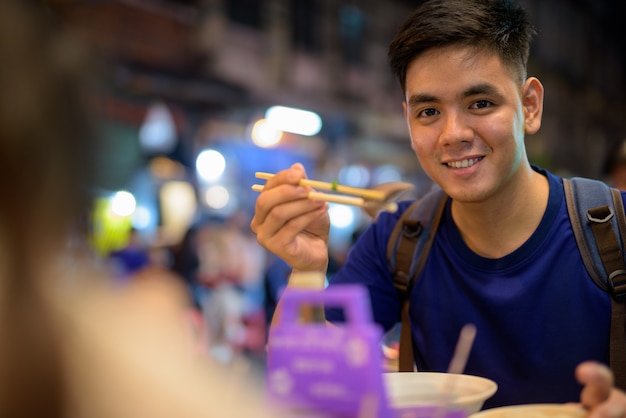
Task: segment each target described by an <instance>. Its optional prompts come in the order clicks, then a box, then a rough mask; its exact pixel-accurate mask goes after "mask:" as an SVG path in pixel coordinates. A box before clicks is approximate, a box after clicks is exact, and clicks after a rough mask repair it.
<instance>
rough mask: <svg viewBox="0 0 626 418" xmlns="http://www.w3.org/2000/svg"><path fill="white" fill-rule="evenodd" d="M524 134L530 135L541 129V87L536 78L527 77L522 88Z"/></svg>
mask: <svg viewBox="0 0 626 418" xmlns="http://www.w3.org/2000/svg"><path fill="white" fill-rule="evenodd" d="M522 108H523V110H524V132H525V133H526V134H529V135H532V134H534V133H536V132H537V131H538V130H539V128H540V127H541V117H542V115H543V85H542V84H541V82H540V81H539V79H537V78H536V77H529V78H528V80H526V82H525V83H524V85H523V86H522Z"/></svg>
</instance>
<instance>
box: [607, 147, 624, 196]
mask: <svg viewBox="0 0 626 418" xmlns="http://www.w3.org/2000/svg"><path fill="white" fill-rule="evenodd" d="M604 173H605V175H606V176H607V182H608V183H609V184H610V185H612V186H615V187H617V188H618V189H620V190H626V139H624V140H623V141H621V142H619V143H618V144H616V145H615V146H613V147H612V148H611V149H610V150H609V153H608V155H607V158H606V163H605V166H604Z"/></svg>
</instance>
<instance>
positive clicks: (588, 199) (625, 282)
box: [563, 178, 626, 389]
mask: <svg viewBox="0 0 626 418" xmlns="http://www.w3.org/2000/svg"><path fill="white" fill-rule="evenodd" d="M563 186H564V189H565V198H566V199H565V200H566V202H567V210H568V213H569V217H570V221H571V223H572V229H573V231H574V236H575V237H576V242H577V244H578V248H579V250H580V253H581V255H582V258H583V262H584V264H585V267H586V269H587V271H588V272H589V275H590V276H591V277H592V278H593V280H594V281H595V282H596V283H597V284H598V286H600V287H601V288H602V289H604V290H605V291H607V292H609V293H610V295H611V334H610V351H609V362H610V366H611V369H612V370H613V373H614V375H615V385H616V386H617V387H620V388H622V389H626V303H625V302H626V300H625V299H626V263H625V262H624V251H623V248H624V245H623V243H624V242H626V240H625V237H626V215H625V214H624V205H623V201H622V197H621V194H620V192H619V190H617V189H613V188H609V187H608V186H607V185H606V184H604V183H602V182H600V181H597V180H591V179H583V178H573V179H570V180H567V179H564V180H563ZM592 249H593V250H592Z"/></svg>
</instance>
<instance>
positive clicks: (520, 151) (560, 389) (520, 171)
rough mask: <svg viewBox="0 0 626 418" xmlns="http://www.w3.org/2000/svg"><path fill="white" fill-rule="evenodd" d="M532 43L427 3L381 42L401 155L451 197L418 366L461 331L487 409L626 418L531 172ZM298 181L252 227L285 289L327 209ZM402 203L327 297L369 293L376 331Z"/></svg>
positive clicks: (315, 261) (304, 267)
mask: <svg viewBox="0 0 626 418" xmlns="http://www.w3.org/2000/svg"><path fill="white" fill-rule="evenodd" d="M533 34H534V30H533V28H532V27H531V25H530V23H529V21H528V17H527V15H526V12H525V11H524V9H523V8H521V7H520V6H519V5H518V4H516V2H514V1H512V0H431V1H427V2H425V3H423V4H422V5H421V6H420V7H419V8H418V9H417V10H416V11H415V13H413V14H411V16H409V17H408V19H407V20H406V21H405V23H404V24H403V25H402V26H401V27H400V29H399V31H398V33H397V35H396V36H395V38H394V39H393V40H392V42H391V44H390V47H389V52H388V58H389V61H390V64H391V68H392V71H393V72H394V75H395V76H396V77H397V78H398V80H399V82H400V85H401V87H402V91H403V93H404V100H403V103H402V106H403V108H404V116H405V119H406V123H407V126H408V130H409V133H410V138H411V145H412V148H413V150H414V151H415V153H416V155H417V159H418V161H419V163H420V166H421V167H422V168H423V169H424V171H425V172H426V173H427V174H428V175H429V176H430V178H431V179H432V180H433V181H434V182H435V183H436V184H438V185H439V186H441V188H442V189H443V190H444V191H445V192H446V194H447V195H448V196H449V198H448V201H447V204H446V208H445V211H444V214H443V217H442V219H441V223H440V225H439V227H438V229H437V231H436V235H435V239H434V242H433V246H432V248H431V250H430V252H429V256H428V259H427V261H426V265H425V268H424V270H423V271H422V273H421V275H420V276H419V277H418V278H417V279H416V282H415V286H414V287H413V289H412V292H411V295H410V298H411V305H410V306H411V310H410V319H411V331H412V335H413V344H414V360H415V363H416V365H417V369H418V370H427V371H428V370H432V371H445V370H446V369H447V367H448V363H449V361H450V359H451V358H452V354H453V350H454V344H455V342H456V341H457V338H458V335H459V330H460V329H461V327H462V326H463V325H464V324H465V323H466V322H468V321H469V322H473V323H474V324H475V325H476V328H477V336H476V340H475V343H474V346H473V349H472V353H471V355H470V357H469V361H468V363H467V367H466V369H465V370H466V372H467V373H469V374H474V375H479V376H484V377H487V378H491V379H492V380H495V381H496V383H497V384H498V386H499V387H498V391H497V392H496V394H495V395H494V396H493V397H492V398H491V399H488V400H487V402H486V403H485V408H490V407H496V406H502V405H512V404H528V403H545V402H548V403H567V402H581V403H582V405H583V406H584V407H585V408H588V409H589V411H590V414H589V416H592V417H601V416H603V417H624V416H626V394H625V393H624V392H622V391H621V390H618V389H616V388H613V376H612V374H611V372H610V370H609V369H608V368H607V367H606V366H604V365H603V364H607V363H608V351H609V350H608V342H609V325H610V316H611V308H610V300H609V298H610V295H609V294H608V293H607V292H605V291H603V290H601V289H600V288H599V287H598V286H596V284H595V283H594V282H593V280H592V279H591V278H590V277H589V275H588V273H587V271H586V269H585V266H584V265H583V262H582V259H581V256H580V253H579V251H578V249H577V246H576V242H575V240H574V235H573V233H572V229H571V224H570V221H569V217H568V214H567V211H566V207H565V203H564V189H563V183H562V178H560V177H557V176H555V175H554V174H552V173H550V172H548V171H546V170H544V169H542V168H540V167H537V166H533V165H531V164H530V162H529V160H528V156H527V154H526V149H525V146H524V138H525V135H532V134H534V133H536V132H537V131H538V130H539V128H540V125H541V119H542V112H543V95H544V89H543V86H542V84H541V83H540V81H539V80H538V79H537V78H535V77H532V76H527V73H526V72H527V60H528V56H529V48H530V40H531V38H532V36H533ZM305 177H306V173H305V171H304V168H303V166H302V165H300V164H295V165H293V166H292V167H291V168H289V169H286V170H284V171H281V172H279V173H277V175H275V176H274V177H272V178H271V179H269V180H268V181H267V183H266V185H265V188H264V190H263V192H262V193H261V194H260V195H259V197H258V198H257V202H256V209H255V216H254V218H253V220H252V222H251V225H250V226H251V228H252V230H253V231H254V232H255V233H256V234H257V239H258V241H259V242H260V243H261V244H262V245H263V246H265V247H266V248H267V249H268V250H270V251H271V252H273V253H275V254H277V255H279V256H280V257H281V258H282V259H284V260H285V261H286V262H287V263H288V264H289V265H290V266H291V268H292V278H294V277H296V276H294V275H293V274H295V273H299V272H319V273H320V274H323V273H324V272H325V271H326V268H327V265H328V238H329V216H328V204H327V203H325V202H323V201H316V200H310V199H308V198H307V195H308V193H309V191H310V188H307V187H303V186H299V185H298V183H299V181H300V180H301V179H303V178H305ZM622 196H624V195H622ZM409 204H410V202H402V203H401V206H400V210H399V211H398V212H397V213H395V214H389V213H382V214H380V216H379V217H378V219H377V222H375V223H373V224H372V225H371V226H370V227H369V228H368V229H367V230H366V231H365V232H364V233H363V234H362V235H361V237H360V238H359V240H358V241H357V243H356V244H355V245H354V246H353V248H352V250H351V252H350V254H349V256H348V259H347V262H346V263H345V264H344V266H343V268H342V269H341V270H340V271H339V272H338V273H337V274H336V275H335V276H334V277H333V280H332V281H331V283H330V286H333V285H336V284H341V283H361V284H363V285H365V286H366V287H367V288H368V290H369V295H370V298H371V305H372V309H373V315H374V319H375V321H376V322H377V323H379V324H380V325H381V326H382V327H383V328H384V329H385V330H388V329H390V328H391V327H392V326H393V325H394V324H396V323H398V322H400V313H401V305H400V301H399V298H398V295H397V293H396V289H395V288H394V285H393V282H392V275H391V272H390V271H389V267H388V264H387V260H386V246H387V241H388V238H389V235H390V233H391V230H392V228H393V226H394V225H395V224H396V221H397V219H398V218H399V216H400V215H401V213H402V212H403V210H405V209H406V207H407V206H408V205H409ZM298 277H299V276H298ZM332 314H333V315H332V316H331V312H330V311H327V319H329V320H330V321H333V320H339V317H337V316H335V315H334V314H335V312H332Z"/></svg>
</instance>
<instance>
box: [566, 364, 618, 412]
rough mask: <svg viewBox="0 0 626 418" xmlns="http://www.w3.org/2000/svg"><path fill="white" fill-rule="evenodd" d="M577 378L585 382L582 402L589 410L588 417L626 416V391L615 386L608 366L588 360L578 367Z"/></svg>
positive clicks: (580, 381) (581, 395)
mask: <svg viewBox="0 0 626 418" xmlns="http://www.w3.org/2000/svg"><path fill="white" fill-rule="evenodd" d="M576 379H577V380H578V382H579V383H581V384H583V385H584V387H583V390H582V392H581V394H580V402H581V404H582V406H583V407H585V408H586V409H588V410H589V414H588V415H587V417H588V418H623V417H626V393H624V392H622V391H621V390H619V389H616V388H614V387H613V373H611V370H609V368H608V367H606V366H604V365H602V364H600V363H597V362H594V361H586V362H583V363H581V364H579V365H578V367H577V368H576Z"/></svg>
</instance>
